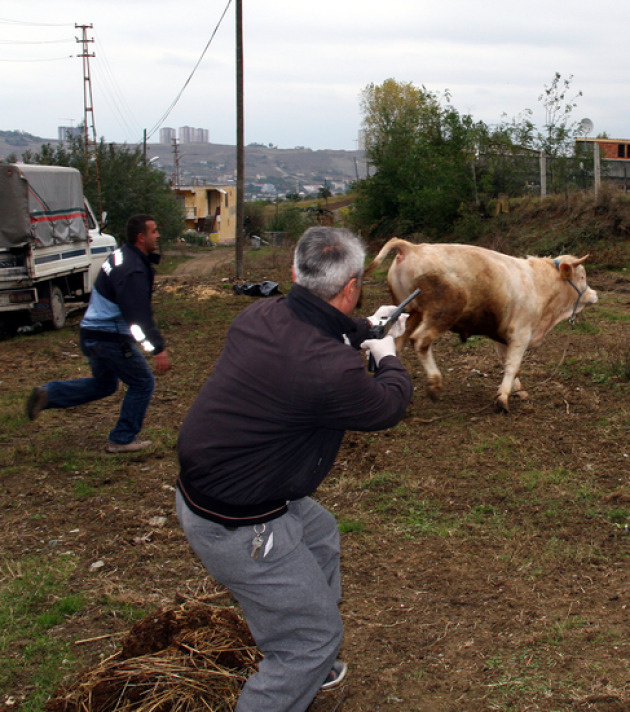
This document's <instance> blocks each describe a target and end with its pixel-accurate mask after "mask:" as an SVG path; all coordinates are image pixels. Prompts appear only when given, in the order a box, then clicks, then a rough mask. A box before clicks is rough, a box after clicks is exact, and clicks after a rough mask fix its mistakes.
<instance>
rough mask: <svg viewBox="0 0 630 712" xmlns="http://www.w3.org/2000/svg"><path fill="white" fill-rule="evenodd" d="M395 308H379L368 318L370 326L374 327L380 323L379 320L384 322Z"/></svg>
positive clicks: (392, 306)
mask: <svg viewBox="0 0 630 712" xmlns="http://www.w3.org/2000/svg"><path fill="white" fill-rule="evenodd" d="M395 308H396V307H395V306H394V305H393V304H389V305H388V306H384V307H379V308H378V309H377V310H376V311H375V312H374V314H372V316H368V321H369V322H370V324H372V326H376V325H377V324H380V323H381V319H383V320H385V319H387V317H388V316H389V315H390V314H391V313H392V312H393V311H394V309H395Z"/></svg>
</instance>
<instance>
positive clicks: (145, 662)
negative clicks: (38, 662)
mask: <svg viewBox="0 0 630 712" xmlns="http://www.w3.org/2000/svg"><path fill="white" fill-rule="evenodd" d="M260 658H261V656H260V653H259V651H258V649H257V648H256V647H255V645H254V642H253V640H252V638H251V635H250V632H249V629H248V628H247V625H246V623H245V622H244V621H243V619H242V618H240V617H239V616H238V615H237V614H236V613H235V612H234V610H232V609H231V608H220V607H214V606H211V605H208V604H205V603H201V602H198V601H195V602H187V603H185V604H183V605H182V606H181V607H179V608H175V609H167V610H164V609H159V610H158V611H156V612H155V613H153V614H152V615H150V616H148V617H147V618H145V619H143V620H142V621H140V622H139V623H137V624H136V625H135V626H134V627H133V628H132V629H131V630H130V631H129V633H128V634H127V635H126V636H125V638H124V639H123V641H122V647H121V649H120V650H119V651H118V652H116V653H115V654H114V655H112V656H111V657H109V658H107V659H106V660H104V661H103V662H101V663H100V664H99V665H97V666H96V667H94V668H92V669H90V670H87V671H85V672H83V673H82V674H81V676H80V677H79V679H78V680H77V682H76V683H74V684H72V685H66V686H64V687H62V688H60V689H59V690H57V693H56V694H55V697H54V698H53V699H52V700H50V702H48V703H47V705H46V707H45V709H46V710H47V711H48V712H132V711H133V712H167V711H168V712H192V711H193V710H206V712H231V711H232V710H233V709H234V707H235V705H236V700H237V698H238V695H239V692H240V690H241V688H242V686H243V684H244V682H245V680H246V679H247V678H248V677H249V675H251V674H252V673H253V672H255V671H256V666H257V663H258V661H259V660H260Z"/></svg>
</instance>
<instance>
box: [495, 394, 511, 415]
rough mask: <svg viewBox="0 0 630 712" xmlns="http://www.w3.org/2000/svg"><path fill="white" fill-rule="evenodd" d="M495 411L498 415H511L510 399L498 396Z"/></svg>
mask: <svg viewBox="0 0 630 712" xmlns="http://www.w3.org/2000/svg"><path fill="white" fill-rule="evenodd" d="M494 410H495V412H496V413H509V412H510V408H509V406H508V399H507V398H506V397H505V396H497V399H496V400H495V401H494Z"/></svg>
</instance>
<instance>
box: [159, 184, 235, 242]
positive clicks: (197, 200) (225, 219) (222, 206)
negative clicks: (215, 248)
mask: <svg viewBox="0 0 630 712" xmlns="http://www.w3.org/2000/svg"><path fill="white" fill-rule="evenodd" d="M173 190H174V191H175V195H176V196H177V199H178V201H179V202H180V204H181V205H182V207H183V209H184V214H185V217H186V229H188V230H196V231H197V232H203V233H207V234H208V235H209V236H210V240H211V241H212V242H214V243H216V244H220V245H230V244H233V243H234V242H235V241H236V186H233V185H179V186H177V187H175V188H173Z"/></svg>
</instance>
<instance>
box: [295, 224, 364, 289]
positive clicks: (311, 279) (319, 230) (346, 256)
mask: <svg viewBox="0 0 630 712" xmlns="http://www.w3.org/2000/svg"><path fill="white" fill-rule="evenodd" d="M365 253H366V249H365V245H364V244H363V241H362V240H361V238H359V237H357V236H356V235H354V234H353V233H352V232H350V230H345V229H343V228H335V227H311V228H309V229H308V230H307V231H306V232H305V233H304V234H303V235H302V237H301V238H300V240H299V242H298V244H297V246H296V248H295V254H294V255H293V269H294V270H295V282H296V284H299V285H300V286H302V287H305V288H306V289H308V290H309V292H312V293H313V294H315V296H317V297H319V298H320V299H323V300H325V301H329V300H331V299H333V298H334V297H336V296H337V294H339V292H340V291H341V290H342V289H343V288H344V287H345V286H346V284H347V283H348V282H349V281H350V280H351V279H352V278H356V280H357V282H358V284H359V285H360V284H361V279H362V277H363V267H364V264H365Z"/></svg>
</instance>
